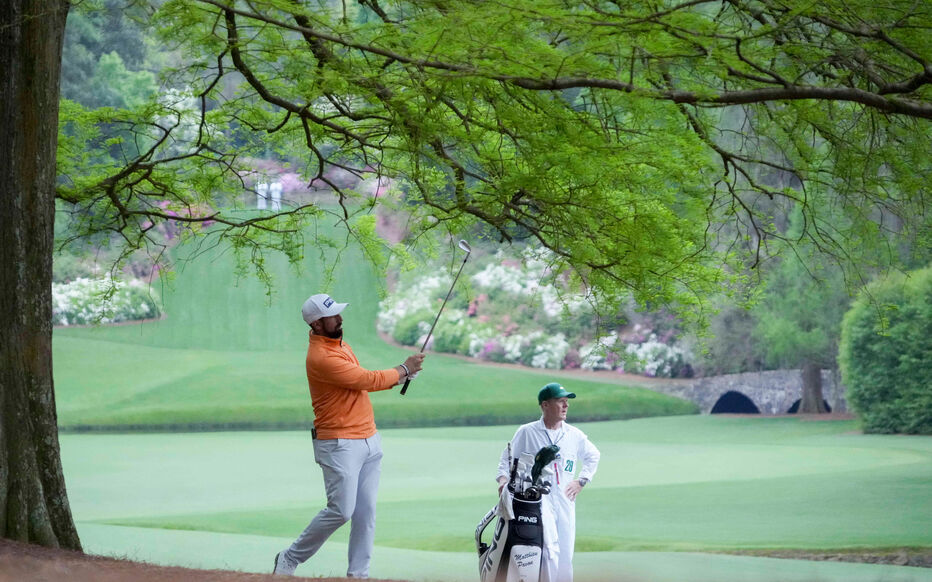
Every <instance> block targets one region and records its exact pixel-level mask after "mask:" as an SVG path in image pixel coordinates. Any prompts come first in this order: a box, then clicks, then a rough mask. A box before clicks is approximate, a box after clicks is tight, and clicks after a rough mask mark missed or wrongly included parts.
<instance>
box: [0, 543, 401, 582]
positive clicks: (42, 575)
mask: <svg viewBox="0 0 932 582" xmlns="http://www.w3.org/2000/svg"><path fill="white" fill-rule="evenodd" d="M271 566H272V563H271V560H270V561H269V570H270V571H271ZM299 579H300V578H299ZM282 580H283V578H282V577H281V576H272V575H271V574H247V573H245V572H233V571H229V570H192V569H190V568H178V567H169V566H155V565H152V564H146V563H142V562H131V561H129V560H117V559H114V558H104V557H101V556H89V555H87V554H82V553H80V552H72V551H69V550H56V549H51V548H43V547H40V546H33V545H29V544H22V543H19V542H14V541H10V540H5V539H2V538H0V582H281V581H282ZM314 580H317V581H319V582H338V581H343V580H346V579H345V578H314ZM372 582H379V581H377V580H373V581H372ZM382 582H388V581H382Z"/></svg>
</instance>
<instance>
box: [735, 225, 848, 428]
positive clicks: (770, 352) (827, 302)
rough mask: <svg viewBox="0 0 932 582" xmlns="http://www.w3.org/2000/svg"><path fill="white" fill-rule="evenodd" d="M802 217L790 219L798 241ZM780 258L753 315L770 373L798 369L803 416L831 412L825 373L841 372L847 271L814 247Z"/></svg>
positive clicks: (790, 231) (772, 267)
mask: <svg viewBox="0 0 932 582" xmlns="http://www.w3.org/2000/svg"><path fill="white" fill-rule="evenodd" d="M801 219H802V214H801V213H800V212H795V213H793V215H792V216H791V218H790V227H789V229H788V230H787V236H789V237H794V236H795V237H798V236H799V234H800V232H801V225H800V221H801ZM800 252H805V253H806V255H804V256H800V255H798V254H787V255H785V256H783V257H781V258H779V259H776V261H775V262H776V265H774V266H771V267H770V268H769V269H768V271H769V273H768V274H767V275H766V276H765V279H766V283H765V284H766V289H765V291H764V293H763V296H762V297H761V300H760V303H759V304H758V305H757V306H755V308H754V310H753V314H754V319H755V321H756V326H755V335H756V336H757V337H758V338H759V342H760V345H761V346H762V347H763V348H764V349H763V354H764V359H765V365H767V366H768V367H770V368H799V369H800V370H801V373H802V397H801V398H800V403H799V410H798V412H800V413H803V414H818V413H824V412H828V410H827V408H826V406H825V401H824V400H823V397H822V370H823V369H829V370H833V371H834V370H836V368H837V365H836V358H837V354H838V341H839V337H840V335H841V319H842V316H843V315H844V313H845V311H846V310H847V308H848V305H849V304H850V298H849V295H848V289H847V286H846V285H845V282H844V279H843V277H842V274H843V273H842V271H841V270H840V269H839V268H838V265H837V264H836V263H834V262H830V261H826V260H825V258H824V257H820V256H818V255H817V253H815V252H813V250H812V249H811V248H807V247H806V246H804V245H803V246H800V247H798V248H797V253H800Z"/></svg>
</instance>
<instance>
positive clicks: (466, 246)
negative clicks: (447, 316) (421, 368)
mask: <svg viewBox="0 0 932 582" xmlns="http://www.w3.org/2000/svg"><path fill="white" fill-rule="evenodd" d="M459 247H460V249H461V250H463V251H466V256H465V257H463V264H462V265H460V270H459V271H457V272H456V277H454V278H453V284H452V285H450V290H449V291H447V296H446V298H445V299H444V300H443V304H442V305H440V311H438V312H437V317H436V318H434V324H433V325H432V326H430V331H428V332H427V337H425V338H424V345H422V346H421V352H423V351H424V349H425V348H426V347H427V342H428V341H430V336H431V334H433V333H434V328H435V327H437V322H438V321H440V314H441V313H443V308H444V307H446V305H447V300H448V299H450V295H451V294H452V293H453V287H455V286H456V281H457V280H458V279H459V278H460V273H462V272H463V267H465V266H466V260H467V259H469V253H471V252H472V248H471V247H470V246H469V243H468V242H466V241H464V240H461V241H460V242H459ZM410 383H411V377H410V376H409V377H408V379H407V380H405V385H404V386H402V387H401V394H402V396H403V395H404V393H405V392H407V390H408V384H410Z"/></svg>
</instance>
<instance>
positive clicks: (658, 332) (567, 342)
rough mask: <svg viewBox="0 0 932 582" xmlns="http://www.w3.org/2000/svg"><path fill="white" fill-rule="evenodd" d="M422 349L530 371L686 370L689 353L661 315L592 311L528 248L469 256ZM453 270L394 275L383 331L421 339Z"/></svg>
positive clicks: (548, 259) (567, 280) (669, 373)
mask: <svg viewBox="0 0 932 582" xmlns="http://www.w3.org/2000/svg"><path fill="white" fill-rule="evenodd" d="M473 255H474V259H473V261H472V262H471V263H470V264H469V266H470V270H464V272H463V275H462V276H461V278H460V281H459V283H458V284H457V286H456V288H455V289H454V292H453V294H452V295H451V298H450V300H449V302H448V303H447V306H446V308H445V309H444V311H443V315H442V316H441V320H440V322H439V324H438V325H437V327H436V329H435V330H434V334H433V335H432V336H431V338H430V341H429V343H428V347H429V348H431V349H433V350H435V351H438V352H446V353H455V354H462V355H466V356H470V357H473V358H479V359H482V360H486V361H490V362H500V363H513V364H521V365H525V366H530V367H534V368H548V369H562V368H581V369H587V370H614V371H618V372H630V373H636V374H644V375H649V376H664V377H677V376H683V375H691V374H692V366H691V364H690V361H691V360H692V354H691V353H690V351H689V350H688V349H687V348H686V347H684V346H683V345H682V344H681V343H679V342H678V339H677V337H676V329H675V325H673V324H671V323H670V322H668V321H666V319H668V318H664V317H653V319H652V320H651V321H650V322H649V323H637V324H632V323H631V321H632V320H634V319H639V320H643V321H645V322H647V321H648V320H649V319H650V318H648V317H646V316H644V315H643V314H641V315H638V314H635V313H631V314H627V313H614V314H605V313H599V312H598V310H597V309H596V301H595V299H594V298H593V297H592V296H591V295H590V294H589V293H588V290H587V289H586V288H584V287H583V286H581V285H580V284H578V283H575V282H574V280H573V278H572V277H569V276H568V275H566V274H565V273H563V272H561V271H559V270H558V269H556V268H554V266H553V265H554V261H553V257H552V256H551V255H550V254H549V253H548V252H547V251H543V250H541V249H536V248H527V249H525V250H524V251H523V252H522V253H521V254H519V255H517V256H514V255H509V254H506V253H505V252H502V251H499V252H496V253H492V254H488V253H486V254H483V253H482V252H481V251H479V252H474V253H473ZM452 280H453V278H452V275H450V274H447V273H445V272H441V273H438V272H437V269H434V270H432V272H431V274H429V275H424V276H417V275H416V274H402V275H401V277H400V279H399V282H398V285H397V288H396V289H395V292H394V293H392V294H391V295H390V296H389V297H388V298H386V299H385V300H383V301H382V303H381V305H380V312H379V316H378V320H377V325H378V328H379V330H380V331H381V332H383V333H385V334H388V335H390V336H391V337H392V338H394V339H395V341H398V342H399V343H402V344H404V345H411V346H414V345H417V346H419V345H421V344H423V342H424V340H425V338H426V337H427V333H428V331H429V330H430V325H431V324H432V323H433V318H434V317H436V313H437V310H438V309H439V308H440V306H441V304H442V302H443V299H444V297H446V293H447V291H448V290H449V287H450V283H451V282H452Z"/></svg>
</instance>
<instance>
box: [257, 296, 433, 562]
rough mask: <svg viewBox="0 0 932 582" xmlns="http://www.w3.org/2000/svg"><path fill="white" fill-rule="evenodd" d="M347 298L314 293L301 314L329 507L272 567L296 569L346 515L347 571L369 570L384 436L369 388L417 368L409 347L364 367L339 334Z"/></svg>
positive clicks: (418, 357) (419, 358) (317, 455)
mask: <svg viewBox="0 0 932 582" xmlns="http://www.w3.org/2000/svg"><path fill="white" fill-rule="evenodd" d="M346 306H347V304H346V303H337V302H336V301H334V300H333V298H332V297H330V296H329V295H326V294H323V293H321V294H317V295H312V296H311V297H309V298H308V299H307V301H305V302H304V305H303V306H302V308H301V314H302V316H303V317H304V321H306V322H307V324H308V325H309V326H310V327H311V331H310V340H309V344H308V348H307V359H306V369H307V382H308V386H309V387H310V390H311V404H312V405H313V407H314V428H313V429H311V435H312V438H313V442H314V460H315V461H317V464H318V465H320V468H321V470H322V471H323V473H324V487H325V489H326V491H327V507H325V508H324V509H322V510H321V511H320V512H319V513H318V514H317V516H315V517H314V519H313V520H312V521H311V523H310V524H309V525H308V526H307V527H306V528H305V529H304V531H303V532H301V535H299V536H298V539H296V540H295V541H294V543H292V544H291V546H289V547H288V548H287V549H285V550H283V551H281V552H279V553H278V554H277V555H276V556H275V568H274V569H273V571H272V572H273V573H274V574H285V575H292V574H294V571H295V568H296V567H297V566H298V565H299V564H301V563H302V562H304V561H306V560H307V559H308V558H310V557H311V556H313V555H314V554H315V553H317V550H319V549H320V547H321V546H322V545H323V543H324V542H325V541H327V538H329V537H330V535H331V534H332V533H333V532H334V531H336V530H337V528H339V527H340V526H342V525H343V524H344V523H346V522H347V521H350V535H349V552H348V558H349V566H348V568H347V572H346V576H347V577H348V578H368V577H369V562H370V559H371V557H372V546H373V542H374V540H375V499H376V493H377V492H378V488H379V476H380V474H381V467H382V438H381V436H380V435H379V433H378V432H377V431H376V428H375V418H374V416H373V413H372V403H371V402H370V401H369V392H375V391H377V390H388V389H389V388H391V387H392V386H395V385H396V384H399V383H401V382H403V381H404V380H405V379H406V378H408V377H410V376H412V375H414V374H415V373H417V372H418V371H419V370H420V369H421V364H422V362H423V360H424V354H422V353H421V354H414V355H412V356H410V357H408V359H406V360H405V362H404V363H403V364H401V365H399V366H396V367H394V368H389V369H387V370H375V371H372V370H366V369H365V368H363V367H362V366H360V365H359V360H357V359H356V355H355V354H354V353H353V350H352V349H351V348H350V346H349V344H347V343H346V342H344V341H343V317H342V316H341V315H340V314H341V313H342V312H343V310H344V309H345V308H346Z"/></svg>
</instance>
